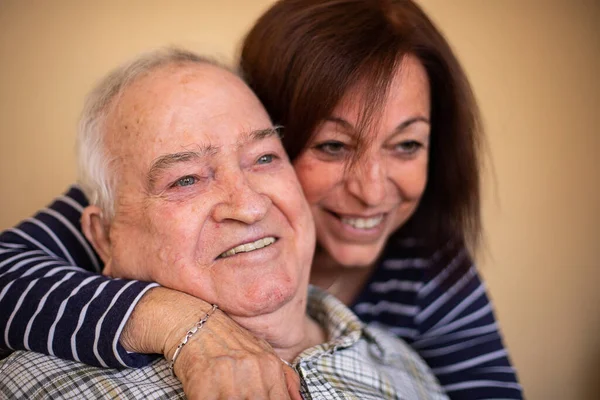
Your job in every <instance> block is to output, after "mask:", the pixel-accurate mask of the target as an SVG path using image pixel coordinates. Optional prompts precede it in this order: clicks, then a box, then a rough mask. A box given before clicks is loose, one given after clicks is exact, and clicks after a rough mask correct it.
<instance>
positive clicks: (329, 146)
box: [315, 140, 346, 155]
mask: <svg viewBox="0 0 600 400" xmlns="http://www.w3.org/2000/svg"><path fill="white" fill-rule="evenodd" d="M315 147H316V149H317V150H319V151H322V152H323V153H326V154H330V155H337V154H340V153H342V151H344V150H345V148H346V145H345V144H344V143H342V142H337V141H333V140H332V141H329V142H325V143H321V144H319V145H317V146H315Z"/></svg>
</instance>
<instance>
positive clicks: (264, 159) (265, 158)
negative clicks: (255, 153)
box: [256, 154, 275, 164]
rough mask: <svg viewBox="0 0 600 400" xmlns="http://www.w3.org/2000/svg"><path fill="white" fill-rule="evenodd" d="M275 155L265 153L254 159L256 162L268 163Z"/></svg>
mask: <svg viewBox="0 0 600 400" xmlns="http://www.w3.org/2000/svg"><path fill="white" fill-rule="evenodd" d="M274 158H275V155H273V154H265V155H264V156H260V157H259V158H258V160H256V163H257V164H270V163H272V162H273V159H274Z"/></svg>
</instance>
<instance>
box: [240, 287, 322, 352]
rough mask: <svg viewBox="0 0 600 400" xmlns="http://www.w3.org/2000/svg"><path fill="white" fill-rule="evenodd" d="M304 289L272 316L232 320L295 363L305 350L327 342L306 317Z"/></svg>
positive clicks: (306, 292) (314, 324) (317, 327)
mask: <svg viewBox="0 0 600 400" xmlns="http://www.w3.org/2000/svg"><path fill="white" fill-rule="evenodd" d="M303 287H304V290H303V291H302V292H300V291H299V292H298V295H297V296H295V297H294V298H293V299H292V300H291V301H289V302H288V303H286V304H285V305H283V306H282V307H281V308H279V309H278V310H276V311H274V312H272V313H270V314H266V315H261V316H257V317H248V318H244V317H235V316H232V318H233V319H234V320H235V321H236V322H237V323H238V324H240V325H241V326H243V327H244V328H246V329H248V330H249V331H250V332H251V333H252V334H253V335H255V336H256V337H259V338H261V339H264V340H265V341H266V342H267V343H269V344H270V345H271V347H273V350H274V351H275V353H276V354H277V355H278V356H279V357H281V358H282V359H284V360H286V361H288V362H292V361H293V360H294V358H296V356H298V354H300V353H301V352H302V351H304V350H305V349H307V348H309V347H312V346H315V345H317V344H320V343H323V342H325V341H326V335H325V331H324V330H323V328H322V327H321V326H320V325H319V324H318V323H317V322H315V321H314V320H313V319H312V318H310V317H309V316H308V315H307V313H306V302H307V297H308V290H307V288H306V286H303Z"/></svg>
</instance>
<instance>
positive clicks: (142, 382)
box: [0, 287, 447, 400]
mask: <svg viewBox="0 0 600 400" xmlns="http://www.w3.org/2000/svg"><path fill="white" fill-rule="evenodd" d="M308 313H309V315H310V316H311V317H312V318H313V319H314V320H316V321H317V322H319V324H320V325H321V326H322V327H323V328H324V329H325V332H326V334H327V337H328V338H329V340H328V342H327V343H323V344H320V345H318V346H314V347H311V348H309V349H307V350H305V351H303V352H302V353H301V354H300V355H299V356H298V357H297V358H296V359H295V360H294V363H293V364H294V367H295V369H296V371H297V372H298V374H299V375H300V380H301V393H302V397H303V398H304V399H314V400H317V399H447V397H446V395H445V394H444V393H443V392H442V389H441V388H440V386H439V384H438V382H437V381H436V379H435V377H434V376H433V374H432V373H431V371H430V370H429V368H428V367H427V365H426V364H425V362H424V361H423V360H421V359H420V358H419V356H418V355H417V354H416V353H415V352H414V351H413V350H411V349H410V348H409V347H408V345H407V344H406V343H404V342H403V341H401V340H399V339H397V338H396V337H394V336H393V335H391V334H389V333H386V332H385V331H383V330H381V329H378V328H377V327H374V326H366V325H365V324H364V323H362V322H361V321H360V320H359V319H358V318H357V317H356V316H355V315H354V314H353V313H352V311H350V310H349V309H348V308H347V307H346V306H344V305H343V304H342V303H341V302H340V301H338V300H337V299H336V298H335V297H333V296H331V295H328V294H326V293H324V292H322V291H320V290H318V289H316V288H312V287H311V288H310V289H309V301H308ZM167 365H168V364H167V362H166V361H165V360H164V359H160V360H157V361H155V362H154V363H153V364H151V365H149V366H147V367H144V368H139V369H126V370H115V369H102V368H97V367H92V366H88V365H84V364H81V363H77V362H72V361H66V360H61V359H59V358H56V357H52V356H47V355H42V354H38V353H34V352H24V351H17V352H15V353H13V354H12V355H11V356H9V357H8V358H6V359H5V360H3V361H2V362H0V397H4V396H6V397H7V398H11V399H12V398H23V399H58V398H60V399H83V398H113V399H184V398H185V394H184V393H183V390H182V387H181V384H180V382H179V381H178V380H177V379H176V378H173V377H171V375H170V373H169V370H168V368H167Z"/></svg>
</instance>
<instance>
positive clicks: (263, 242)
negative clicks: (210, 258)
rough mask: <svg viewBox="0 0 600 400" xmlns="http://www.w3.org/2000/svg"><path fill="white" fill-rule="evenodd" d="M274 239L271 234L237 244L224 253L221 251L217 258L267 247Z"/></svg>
mask: <svg viewBox="0 0 600 400" xmlns="http://www.w3.org/2000/svg"><path fill="white" fill-rule="evenodd" d="M275 241H276V239H275V238H274V237H272V236H269V237H265V238H262V239H258V240H256V241H254V242H251V243H244V244H240V245H239V246H235V247H234V248H232V249H229V250H227V251H226V252H224V253H221V255H219V257H218V258H225V257H231V256H233V255H236V254H238V253H248V252H250V251H254V250H258V249H262V248H263V247H267V246H270V245H272V244H273V243H275Z"/></svg>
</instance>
